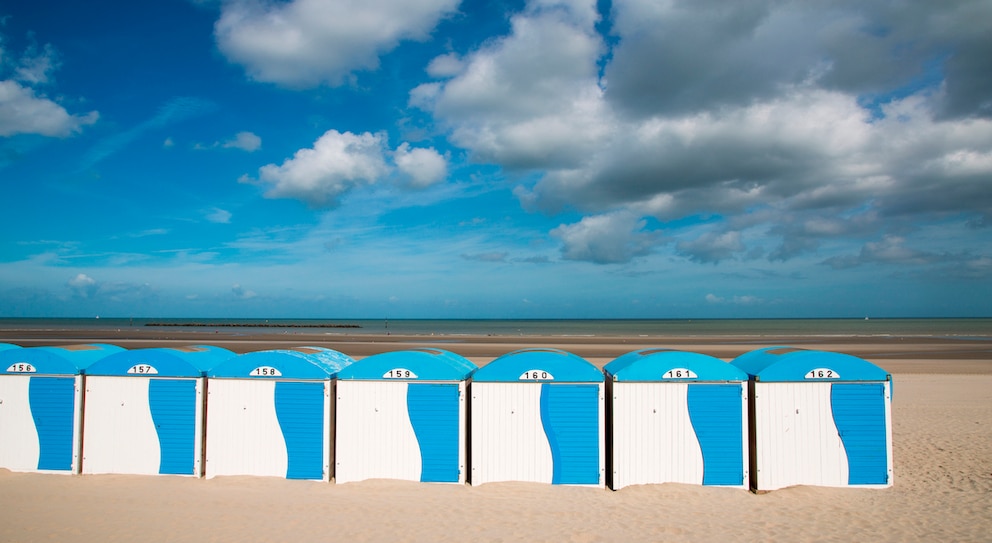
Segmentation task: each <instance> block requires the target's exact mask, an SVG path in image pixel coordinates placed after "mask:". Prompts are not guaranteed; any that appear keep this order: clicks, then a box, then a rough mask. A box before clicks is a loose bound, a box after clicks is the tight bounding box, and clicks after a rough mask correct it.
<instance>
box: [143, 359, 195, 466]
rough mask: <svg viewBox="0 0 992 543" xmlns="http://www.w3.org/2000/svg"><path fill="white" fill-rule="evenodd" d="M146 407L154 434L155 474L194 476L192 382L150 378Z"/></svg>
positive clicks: (193, 391) (193, 398) (193, 396)
mask: <svg viewBox="0 0 992 543" xmlns="http://www.w3.org/2000/svg"><path fill="white" fill-rule="evenodd" d="M148 408H149V409H150V410H151V413H152V421H153V422H154V423H155V432H157V433H158V443H159V451H160V460H159V468H158V472H159V473H161V474H172V475H195V473H196V472H195V462H196V381H194V380H192V379H182V380H177V379H151V380H150V381H149V382H148Z"/></svg>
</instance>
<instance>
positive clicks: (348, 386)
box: [335, 380, 466, 483]
mask: <svg viewBox="0 0 992 543" xmlns="http://www.w3.org/2000/svg"><path fill="white" fill-rule="evenodd" d="M464 392H465V383H464V382H452V383H421V382H416V383H414V382H389V381H349V380H342V381H338V383H337V412H338V416H337V423H336V425H335V427H336V432H337V434H336V442H337V445H336V454H337V456H336V459H335V480H336V481H337V482H339V483H346V482H352V481H361V480H365V479H374V478H388V479H400V480H407V481H421V482H440V483H463V482H465V465H466V450H465V442H466V437H465V436H466V427H465V421H466V408H465V401H464V396H465V394H464Z"/></svg>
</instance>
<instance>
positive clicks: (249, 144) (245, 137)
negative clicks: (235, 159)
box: [221, 132, 262, 153]
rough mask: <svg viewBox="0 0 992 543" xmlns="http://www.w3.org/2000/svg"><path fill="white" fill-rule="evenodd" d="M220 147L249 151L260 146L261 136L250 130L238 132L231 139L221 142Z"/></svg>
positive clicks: (255, 149)
mask: <svg viewBox="0 0 992 543" xmlns="http://www.w3.org/2000/svg"><path fill="white" fill-rule="evenodd" d="M221 147H223V148H225V149H241V150H242V151H248V152H249V153H251V152H254V151H257V150H259V149H261V148H262V138H260V137H258V136H256V135H255V134H254V133H252V132H238V133H237V135H235V136H234V138H233V139H230V140H227V141H225V142H224V143H222V144H221Z"/></svg>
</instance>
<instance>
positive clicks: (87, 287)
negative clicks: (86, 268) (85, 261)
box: [66, 273, 100, 298]
mask: <svg viewBox="0 0 992 543" xmlns="http://www.w3.org/2000/svg"><path fill="white" fill-rule="evenodd" d="M66 284H67V285H68V287H69V289H70V290H72V292H73V294H75V295H76V296H79V297H80V298H92V297H93V295H94V294H96V291H97V290H98V289H99V288H100V285H99V284H97V282H96V279H93V278H92V277H90V276H88V275H86V274H85V273H79V274H76V276H75V277H72V278H70V279H69V281H68V282H67V283H66Z"/></svg>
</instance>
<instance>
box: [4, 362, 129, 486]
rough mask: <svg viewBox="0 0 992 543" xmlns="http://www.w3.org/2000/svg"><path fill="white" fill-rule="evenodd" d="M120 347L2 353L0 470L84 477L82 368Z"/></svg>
mask: <svg viewBox="0 0 992 543" xmlns="http://www.w3.org/2000/svg"><path fill="white" fill-rule="evenodd" d="M123 350H124V349H122V348H121V347H117V346H116V345H105V344H89V345H66V346H61V347H28V348H24V349H5V350H3V351H0V468H7V469H9V470H12V471H51V472H56V473H79V446H80V424H81V422H82V410H81V407H82V401H83V386H82V376H81V375H80V370H81V369H83V368H85V367H87V366H89V365H90V364H92V363H93V362H95V361H97V360H99V359H101V358H103V357H105V356H108V355H110V354H113V353H116V352H120V351H123Z"/></svg>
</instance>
